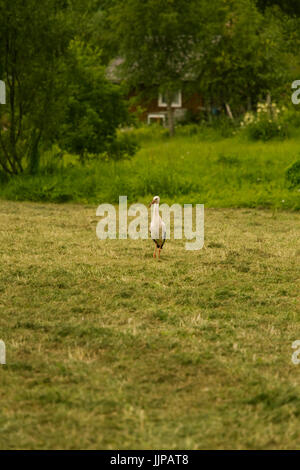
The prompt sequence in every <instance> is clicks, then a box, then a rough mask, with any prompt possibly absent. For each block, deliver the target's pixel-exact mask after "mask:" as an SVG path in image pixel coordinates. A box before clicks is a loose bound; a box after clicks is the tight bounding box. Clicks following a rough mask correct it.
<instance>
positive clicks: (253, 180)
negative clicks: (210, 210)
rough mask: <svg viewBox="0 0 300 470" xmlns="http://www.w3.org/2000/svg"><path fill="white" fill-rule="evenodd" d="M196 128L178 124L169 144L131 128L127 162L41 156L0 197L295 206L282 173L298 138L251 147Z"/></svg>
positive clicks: (0, 189)
mask: <svg viewBox="0 0 300 470" xmlns="http://www.w3.org/2000/svg"><path fill="white" fill-rule="evenodd" d="M194 129H195V128H193V127H189V126H187V127H184V126H183V127H181V128H179V129H178V130H177V136H176V137H175V138H174V139H171V140H170V139H169V137H168V136H167V135H166V131H163V130H161V129H159V128H158V129H157V128H155V127H154V128H141V129H137V130H135V131H133V134H134V135H135V137H136V139H137V141H138V143H139V144H140V147H141V148H140V150H139V151H138V153H137V154H136V155H135V156H134V157H133V158H132V159H130V160H125V161H123V160H122V161H102V160H101V161H99V160H98V161H89V162H88V163H86V165H85V166H81V165H79V164H78V162H76V159H75V157H74V156H72V155H64V156H63V157H62V156H61V153H60V152H57V157H56V156H55V152H54V153H53V152H52V153H51V152H50V153H45V154H44V155H43V158H42V161H41V168H40V173H39V174H37V175H34V176H32V175H26V174H23V175H21V176H18V177H14V178H12V179H10V180H7V181H4V180H3V181H2V182H1V181H0V183H1V184H0V198H3V199H10V200H15V201H36V202H60V203H62V202H79V203H83V204H100V203H102V202H110V203H118V200H119V195H127V196H128V199H129V201H130V202H137V201H139V202H148V200H149V198H152V196H153V195H154V194H159V195H160V196H161V197H162V198H163V199H164V201H165V202H167V203H171V202H179V203H199V202H200V203H204V204H205V205H206V207H215V208H216V207H245V208H246V207H249V208H257V207H260V208H272V209H291V210H297V209H298V210H299V209H300V193H299V187H298V186H297V187H294V188H291V187H290V184H289V181H287V179H286V170H287V168H289V167H290V166H291V165H292V164H293V163H294V162H296V161H297V160H299V148H300V137H297V135H295V136H294V137H292V138H290V139H286V140H271V141H269V142H261V141H257V142H253V141H249V140H247V139H245V138H243V137H242V136H241V135H236V136H231V137H227V138H224V137H222V136H220V135H218V134H217V133H216V132H215V131H213V130H211V131H210V132H209V130H206V134H203V132H202V133H198V134H193V132H192V131H193V130H194ZM231 134H232V132H231ZM0 176H1V175H0ZM298 178H299V176H298Z"/></svg>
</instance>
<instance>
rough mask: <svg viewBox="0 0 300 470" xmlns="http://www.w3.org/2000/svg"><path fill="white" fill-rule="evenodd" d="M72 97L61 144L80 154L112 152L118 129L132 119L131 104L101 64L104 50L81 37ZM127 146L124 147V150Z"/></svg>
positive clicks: (71, 84)
mask: <svg viewBox="0 0 300 470" xmlns="http://www.w3.org/2000/svg"><path fill="white" fill-rule="evenodd" d="M70 49H71V55H72V57H73V64H72V67H71V70H70V79H69V92H68V95H69V98H68V102H67V106H66V113H65V118H64V121H63V124H62V126H61V128H60V131H59V136H58V140H59V143H60V145H61V146H62V147H63V148H65V149H67V150H68V151H70V152H72V153H75V154H77V155H79V156H80V160H81V162H84V160H85V157H86V155H87V154H101V153H104V152H106V153H109V154H110V155H112V154H113V153H115V152H114V150H115V149H116V148H118V152H120V150H121V149H120V147H118V145H117V146H116V139H117V136H116V131H117V129H118V127H119V126H121V125H125V124H126V123H128V120H129V114H128V107H127V105H126V103H125V102H124V100H123V97H122V92H121V89H120V87H119V86H118V85H114V84H112V83H111V82H109V81H108V80H107V78H106V76H105V68H104V66H103V65H102V64H101V52H100V51H99V50H98V49H94V48H92V47H91V46H90V45H88V44H84V43H83V42H80V41H78V40H76V41H73V42H72V43H71V46H70ZM125 150H127V149H124V151H125Z"/></svg>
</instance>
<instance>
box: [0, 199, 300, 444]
mask: <svg viewBox="0 0 300 470" xmlns="http://www.w3.org/2000/svg"><path fill="white" fill-rule="evenodd" d="M100 202H103V201H99V203H100ZM161 202H165V201H164V200H163V199H162V201H161ZM199 202H205V201H204V200H200V201H199ZM95 212H96V205H95V206H94V205H71V204H62V205H54V204H42V203H30V202H23V203H21V202H9V201H0V227H1V231H0V241H1V243H0V250H1V265H0V292H1V297H0V318H1V321H0V338H2V339H3V340H4V341H5V343H6V348H7V365H2V366H0V400H1V409H0V448H1V449H76V448H80V449H116V448H119V449H167V448H168V449H213V448H215V449H275V448H276V449H289V448H297V449H300V427H299V417H300V365H299V366H297V365H294V364H293V363H292V361H291V356H292V352H293V350H292V347H291V345H292V342H293V341H295V340H297V339H300V316H299V303H297V295H298V294H299V282H298V284H297V278H299V254H300V249H299V229H300V214H299V213H297V212H289V211H277V212H276V211H274V210H273V211H268V210H258V209H246V208H244V209H230V208H229V209H207V210H206V211H205V246H204V248H203V249H202V250H200V251H198V252H190V251H186V250H185V249H184V241H177V240H176V241H174V240H170V241H167V243H166V245H165V248H164V250H163V253H162V259H161V260H160V261H158V260H153V258H152V250H153V246H152V245H153V243H152V242H151V240H149V241H145V240H138V241H132V240H122V241H121V240H106V241H100V240H98V239H97V237H96V230H95V229H96V224H97V218H96V216H95ZM297 257H298V259H297Z"/></svg>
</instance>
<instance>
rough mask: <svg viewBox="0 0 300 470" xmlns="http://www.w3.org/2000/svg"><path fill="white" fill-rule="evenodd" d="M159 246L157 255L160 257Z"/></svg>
mask: <svg viewBox="0 0 300 470" xmlns="http://www.w3.org/2000/svg"><path fill="white" fill-rule="evenodd" d="M160 250H161V249H160V248H158V257H159V258H160Z"/></svg>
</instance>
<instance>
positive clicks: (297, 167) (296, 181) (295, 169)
mask: <svg viewBox="0 0 300 470" xmlns="http://www.w3.org/2000/svg"><path fill="white" fill-rule="evenodd" d="M285 175H286V179H287V181H288V182H289V183H290V187H291V188H296V187H297V186H300V160H297V161H296V162H295V163H293V164H292V165H291V166H289V168H288V169H287V170H286V173H285Z"/></svg>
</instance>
